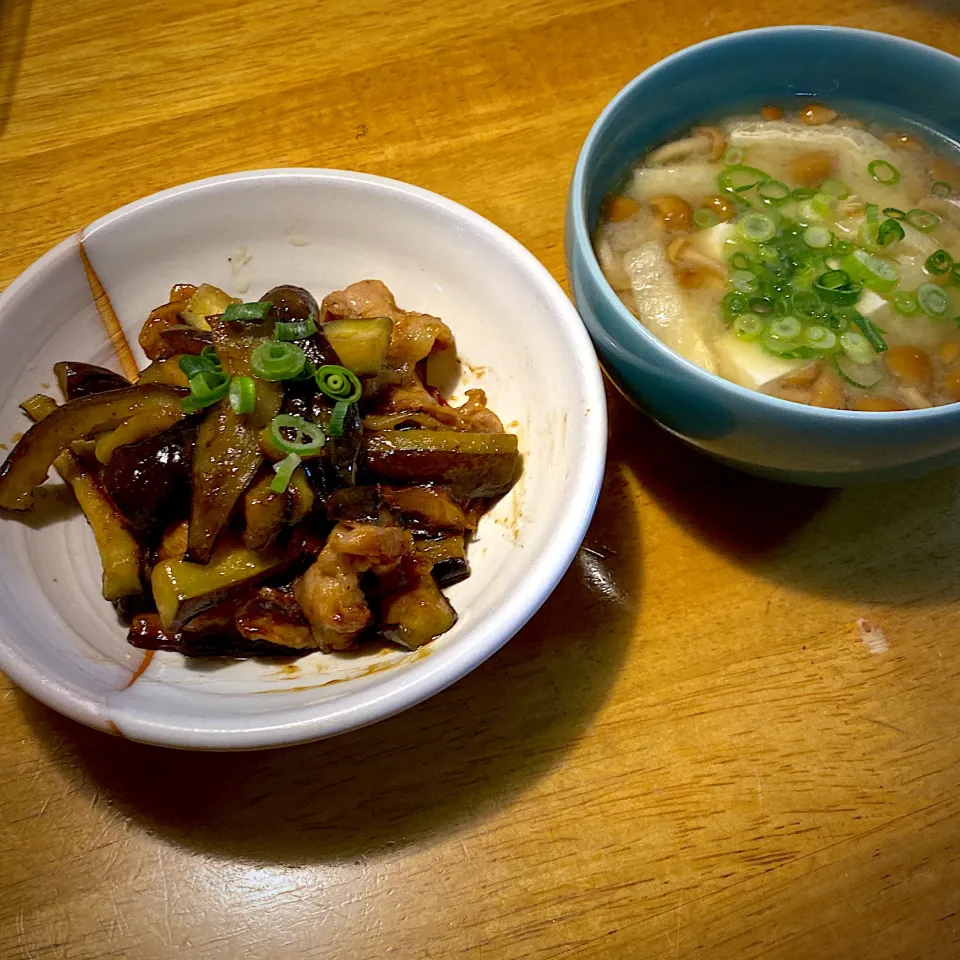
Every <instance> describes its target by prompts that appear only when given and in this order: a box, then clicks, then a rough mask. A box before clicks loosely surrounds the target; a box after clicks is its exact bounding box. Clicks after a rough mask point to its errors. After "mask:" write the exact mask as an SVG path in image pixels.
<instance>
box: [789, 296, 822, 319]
mask: <svg viewBox="0 0 960 960" xmlns="http://www.w3.org/2000/svg"><path fill="white" fill-rule="evenodd" d="M791 301H792V303H793V311H794V313H799V314H800V315H801V316H804V317H821V316H823V315H824V314H825V313H826V311H825V310H824V308H823V304H822V303H821V302H820V298H819V297H818V296H817V295H816V294H815V293H814V292H813V291H812V290H798V291H797V292H796V293H794V294H793V296H792V297H791Z"/></svg>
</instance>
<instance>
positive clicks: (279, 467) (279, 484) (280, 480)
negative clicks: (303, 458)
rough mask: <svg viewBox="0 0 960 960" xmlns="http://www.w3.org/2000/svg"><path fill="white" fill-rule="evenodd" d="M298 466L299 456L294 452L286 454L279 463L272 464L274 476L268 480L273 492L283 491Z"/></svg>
mask: <svg viewBox="0 0 960 960" xmlns="http://www.w3.org/2000/svg"><path fill="white" fill-rule="evenodd" d="M299 466H300V458H299V457H298V456H297V455H296V454H295V453H291V454H288V455H287V456H286V457H285V458H284V459H283V460H281V461H280V462H279V463H275V464H274V465H273V469H274V470H275V471H276V474H277V475H276V476H275V477H274V478H273V479H272V480H271V481H270V489H271V490H272V491H273V492H274V493H283V491H284V490H286V489H287V487H288V486H289V484H290V480H291V478H292V477H293V474H294V471H295V470H296V469H297V467H299Z"/></svg>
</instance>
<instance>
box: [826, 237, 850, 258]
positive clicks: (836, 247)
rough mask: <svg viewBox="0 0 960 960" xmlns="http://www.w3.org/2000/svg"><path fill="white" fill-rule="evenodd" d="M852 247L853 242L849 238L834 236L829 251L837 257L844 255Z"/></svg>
mask: <svg viewBox="0 0 960 960" xmlns="http://www.w3.org/2000/svg"><path fill="white" fill-rule="evenodd" d="M852 249H853V244H852V243H851V242H850V241H849V240H838V239H836V238H834V241H833V243H832V244H831V245H830V252H831V253H832V254H834V255H835V256H838V257H844V256H846V255H847V254H848V253H849V252H850V251H851V250H852Z"/></svg>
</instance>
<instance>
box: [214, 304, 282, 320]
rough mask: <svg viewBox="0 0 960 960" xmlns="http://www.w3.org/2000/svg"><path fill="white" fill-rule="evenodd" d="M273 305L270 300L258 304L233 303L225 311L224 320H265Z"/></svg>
mask: <svg viewBox="0 0 960 960" xmlns="http://www.w3.org/2000/svg"><path fill="white" fill-rule="evenodd" d="M272 306H273V304H272V303H271V302H270V301H269V300H259V301H257V302H256V303H231V304H230V305H229V306H228V307H227V309H226V310H224V311H223V316H222V318H221V319H223V320H263V319H264V318H265V317H266V315H267V314H268V313H269V312H270V308H271V307H272Z"/></svg>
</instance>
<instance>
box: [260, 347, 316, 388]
mask: <svg viewBox="0 0 960 960" xmlns="http://www.w3.org/2000/svg"><path fill="white" fill-rule="evenodd" d="M306 362H307V355H306V354H305V353H304V352H303V350H301V349H300V347H298V346H297V345H296V344H295V343H283V342H280V343H278V342H277V341H269V340H268V341H265V342H264V343H260V344H258V345H257V346H256V347H254V350H253V353H252V354H251V356H250V368H251V369H252V370H253V372H254V373H255V374H256V375H257V376H258V377H260V378H261V379H262V380H292V379H293V378H294V377H295V376H296V375H297V374H298V373H300V371H301V370H302V369H303V367H304V364H305V363H306Z"/></svg>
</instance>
